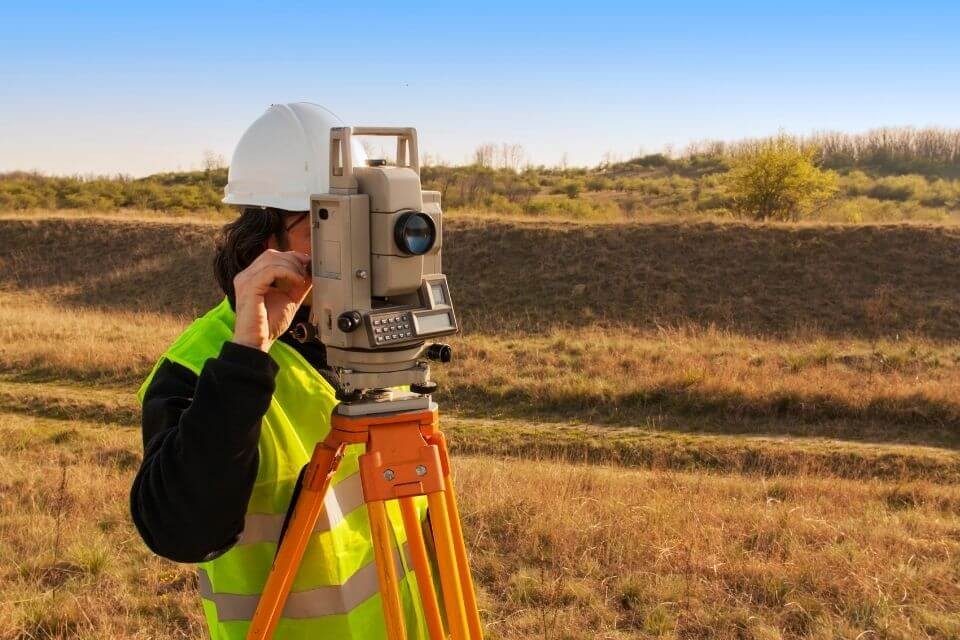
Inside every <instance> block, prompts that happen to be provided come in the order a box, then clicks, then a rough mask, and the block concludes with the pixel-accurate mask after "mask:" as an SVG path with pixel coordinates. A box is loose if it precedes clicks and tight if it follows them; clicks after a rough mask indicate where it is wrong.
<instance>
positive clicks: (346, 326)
mask: <svg viewBox="0 0 960 640" xmlns="http://www.w3.org/2000/svg"><path fill="white" fill-rule="evenodd" d="M361 322H363V317H362V316H361V315H360V313H359V312H357V311H344V312H343V313H341V314H340V317H339V318H337V328H338V329H340V331H343V332H344V333H350V332H351V331H356V330H357V327H359V326H360V323H361Z"/></svg>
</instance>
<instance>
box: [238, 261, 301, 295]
mask: <svg viewBox="0 0 960 640" xmlns="http://www.w3.org/2000/svg"><path fill="white" fill-rule="evenodd" d="M307 281H308V278H307V276H306V274H304V273H303V272H302V271H301V270H298V269H294V268H292V267H291V266H290V265H289V264H269V265H267V266H265V267H263V268H262V269H260V270H259V271H257V272H256V273H254V274H253V275H252V276H251V278H250V285H251V286H252V287H253V288H254V290H255V291H256V292H257V293H259V294H263V293H266V291H267V289H269V288H270V287H271V286H273V287H276V288H278V289H280V290H286V291H289V290H291V289H294V288H296V287H301V286H304V285H305V283H306V282H307Z"/></svg>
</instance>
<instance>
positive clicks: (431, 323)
mask: <svg viewBox="0 0 960 640" xmlns="http://www.w3.org/2000/svg"><path fill="white" fill-rule="evenodd" d="M417 325H418V326H419V329H418V330H417V333H420V334H423V333H434V332H436V331H443V330H445V329H452V328H453V323H452V322H451V321H450V314H448V313H441V314H438V315H432V316H419V317H418V318H417Z"/></svg>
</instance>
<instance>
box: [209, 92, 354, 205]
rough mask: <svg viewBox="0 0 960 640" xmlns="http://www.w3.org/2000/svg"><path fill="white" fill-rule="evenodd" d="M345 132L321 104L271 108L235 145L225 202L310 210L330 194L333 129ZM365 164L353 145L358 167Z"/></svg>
mask: <svg viewBox="0 0 960 640" xmlns="http://www.w3.org/2000/svg"><path fill="white" fill-rule="evenodd" d="M342 126H344V124H343V121H342V120H340V118H338V117H337V116H336V115H335V114H333V113H332V112H331V111H328V110H327V109H324V108H323V107H321V106H320V105H317V104H312V103H310V102H292V103H290V104H274V105H270V108H268V109H267V112H266V113H264V114H263V115H262V116H260V117H259V118H257V120H256V121H255V122H254V123H253V124H251V125H250V127H249V128H248V129H247V130H246V132H245V133H244V134H243V136H242V137H241V138H240V142H238V143H237V148H236V149H235V150H234V152H233V159H232V160H231V161H230V172H229V174H228V178H227V186H226V187H225V188H224V190H223V192H224V198H223V202H225V203H226V204H236V205H246V206H254V207H275V208H277V209H286V210H288V211H307V210H309V209H310V196H311V195H313V194H318V193H327V192H329V191H330V129H331V128H332V127H342ZM366 160H367V154H366V153H365V152H364V150H363V147H362V146H361V145H360V144H359V143H358V142H357V140H356V139H354V141H353V162H354V164H358V165H363V164H365V163H366Z"/></svg>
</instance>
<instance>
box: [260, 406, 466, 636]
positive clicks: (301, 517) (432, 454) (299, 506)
mask: <svg viewBox="0 0 960 640" xmlns="http://www.w3.org/2000/svg"><path fill="white" fill-rule="evenodd" d="M343 406H344V405H340V406H339V407H338V408H337V409H334V413H333V417H332V419H331V430H330V434H329V435H328V436H327V437H326V439H325V440H324V441H323V442H320V443H318V444H317V446H316V447H315V448H314V450H313V456H312V458H311V460H310V462H309V463H308V464H307V467H306V470H305V471H304V474H303V484H302V486H301V489H300V495H299V497H298V498H297V501H296V504H295V505H294V507H293V513H292V514H291V517H290V522H289V524H288V526H287V530H286V534H285V535H284V537H283V540H282V541H281V543H280V548H279V550H278V552H277V557H276V559H275V560H274V563H273V567H272V569H271V570H270V575H269V577H268V578H267V583H266V586H265V588H264V591H263V594H262V595H261V596H260V601H259V603H258V604H257V609H256V612H255V613H254V616H253V621H252V623H251V625H250V630H249V633H248V635H247V638H248V639H258V640H263V639H267V638H271V637H272V636H273V632H274V629H275V628H276V625H277V622H279V620H280V616H281V614H282V613H283V608H284V605H285V604H286V601H287V596H288V595H289V594H290V588H291V586H292V585H293V581H294V578H295V577H296V575H297V570H298V569H299V567H300V562H301V560H302V559H303V554H304V550H305V549H306V547H307V542H308V541H309V539H310V534H311V532H312V531H313V529H314V526H315V525H316V523H317V519H318V518H319V517H320V514H321V512H322V511H323V499H324V496H325V495H326V493H327V490H328V489H329V487H330V479H331V478H332V477H333V474H334V472H335V471H336V470H337V467H338V465H339V464H340V460H341V459H342V457H343V452H344V449H345V447H346V446H347V445H349V444H358V443H362V444H365V445H366V453H365V454H364V455H362V456H360V460H359V464H360V478H361V485H362V487H363V498H364V502H365V503H366V505H367V512H368V514H369V516H370V531H371V534H372V537H373V547H374V562H375V564H376V567H377V579H378V582H379V587H380V596H381V600H382V603H383V609H384V619H385V622H386V626H387V637H388V638H389V640H405V639H406V637H407V635H406V629H405V627H404V622H403V615H402V612H401V605H400V592H399V580H398V577H397V570H396V566H395V564H394V561H393V552H392V550H391V546H390V536H391V529H390V525H389V522H388V520H387V510H386V501H387V500H398V501H399V503H400V512H401V515H402V517H403V525H404V530H405V531H406V534H407V541H408V544H409V548H410V556H411V559H412V564H413V568H414V574H415V575H416V578H417V587H418V589H419V592H420V599H421V601H422V603H423V611H424V616H425V618H426V623H427V629H428V630H429V634H430V640H442V639H444V638H446V637H448V636H446V635H445V633H444V627H443V620H442V619H441V616H440V607H439V603H438V600H437V594H436V592H435V591H434V583H433V577H432V575H431V571H430V562H429V560H428V558H427V549H426V543H425V541H424V537H423V531H422V529H421V528H420V521H419V518H418V517H417V512H416V508H415V505H414V501H413V499H414V497H416V496H424V495H425V496H427V506H428V508H429V510H430V523H431V525H432V529H433V537H434V543H435V547H436V555H437V566H438V569H439V573H440V590H441V592H442V594H443V603H444V608H445V610H446V617H447V626H448V628H449V637H450V638H451V640H481V639H482V638H483V635H482V630H481V627H480V614H479V611H478V609H477V599H476V593H475V591H474V587H473V580H472V578H471V576H470V566H469V562H468V559H467V550H466V547H465V545H464V542H463V530H462V528H461V526H460V513H459V510H458V509H457V499H456V494H455V493H454V490H453V482H452V480H451V477H450V459H449V456H448V454H447V446H446V442H445V440H444V437H443V434H442V433H441V432H440V431H438V430H437V409H436V405H431V407H430V408H429V409H418V410H412V411H398V412H392V413H377V414H372V415H363V416H349V415H344V414H343V413H342V412H341V411H340V409H341V407H343Z"/></svg>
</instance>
